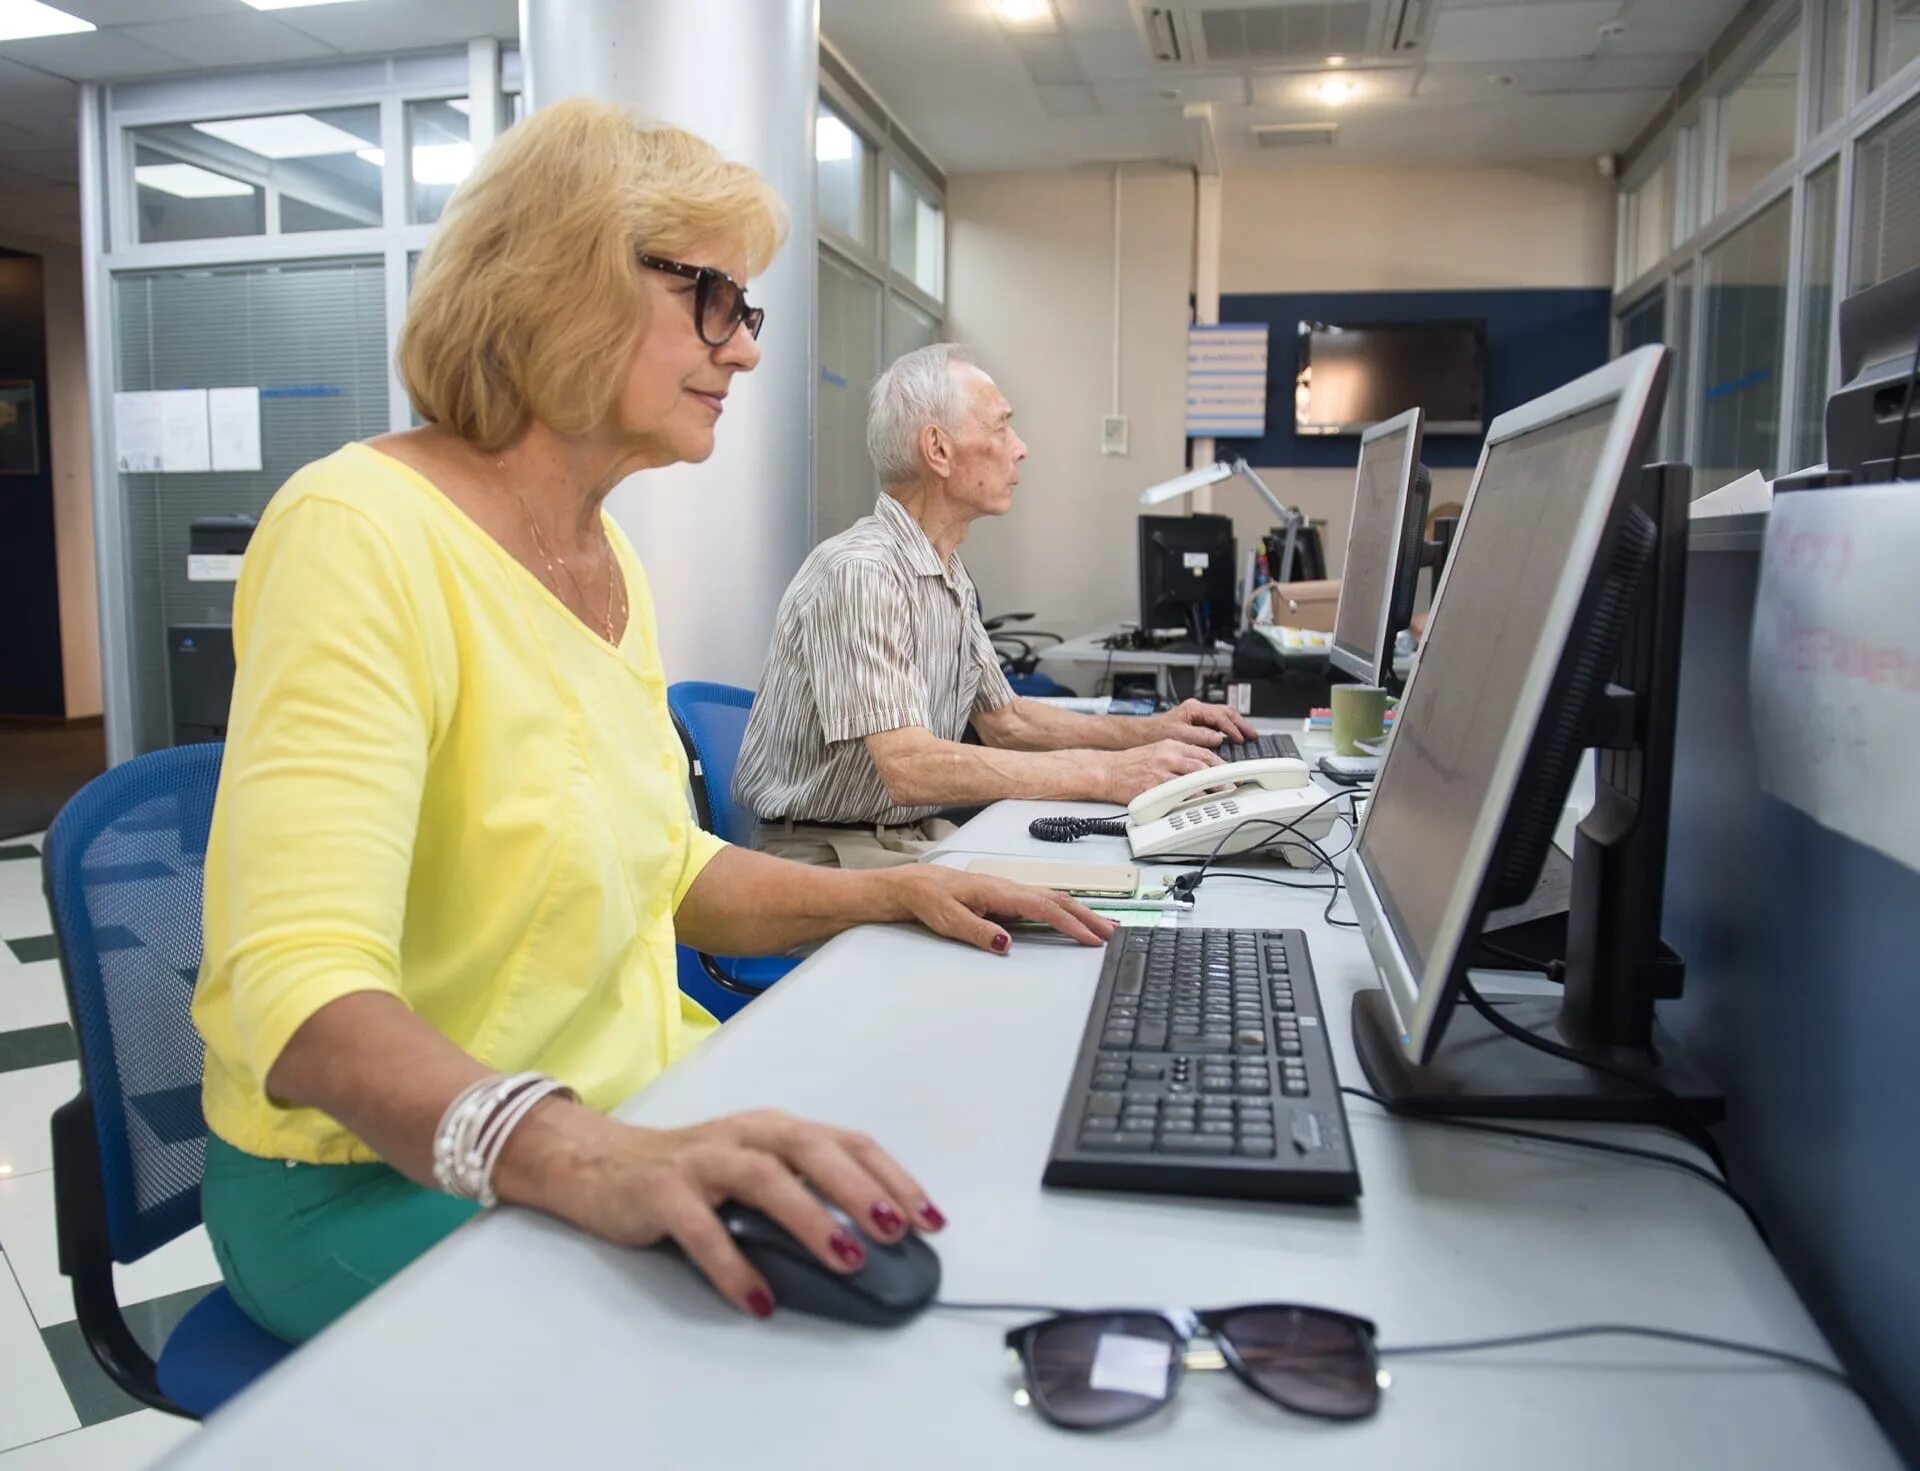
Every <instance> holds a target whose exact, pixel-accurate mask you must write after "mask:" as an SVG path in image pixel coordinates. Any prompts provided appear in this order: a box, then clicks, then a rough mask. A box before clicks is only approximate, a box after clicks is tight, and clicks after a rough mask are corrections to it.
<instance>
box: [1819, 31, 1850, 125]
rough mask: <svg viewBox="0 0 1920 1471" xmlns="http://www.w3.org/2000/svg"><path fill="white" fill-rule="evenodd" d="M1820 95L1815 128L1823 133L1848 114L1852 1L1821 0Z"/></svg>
mask: <svg viewBox="0 0 1920 1471" xmlns="http://www.w3.org/2000/svg"><path fill="white" fill-rule="evenodd" d="M1821 3H1822V4H1823V6H1824V7H1825V8H1824V9H1823V11H1822V19H1823V24H1822V26H1821V31H1820V95H1819V98H1818V99H1817V101H1816V104H1815V113H1814V131H1815V132H1822V131H1824V130H1826V129H1827V128H1830V127H1832V126H1833V125H1834V124H1835V123H1837V122H1839V121H1840V119H1841V118H1843V117H1845V116H1846V115H1847V20H1848V18H1849V16H1850V15H1851V13H1852V7H1851V5H1850V3H1849V0H1821Z"/></svg>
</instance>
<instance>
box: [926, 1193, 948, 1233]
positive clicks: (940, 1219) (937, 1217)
mask: <svg viewBox="0 0 1920 1471" xmlns="http://www.w3.org/2000/svg"><path fill="white" fill-rule="evenodd" d="M919 1215H920V1219H921V1220H923V1221H925V1222H926V1223H927V1226H928V1227H929V1228H930V1229H931V1230H935V1231H938V1230H939V1229H940V1228H941V1227H942V1226H944V1225H946V1224H947V1218H946V1217H945V1216H943V1215H941V1214H940V1208H939V1207H938V1206H936V1205H935V1204H934V1203H933V1202H932V1201H930V1200H923V1201H921V1202H920V1211H919Z"/></svg>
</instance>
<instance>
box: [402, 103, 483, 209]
mask: <svg viewBox="0 0 1920 1471" xmlns="http://www.w3.org/2000/svg"><path fill="white" fill-rule="evenodd" d="M472 138H473V133H472V120H471V118H470V116H469V113H468V103H467V99H466V98H464V97H449V98H447V99H446V100H444V101H434V102H409V103H408V104H407V218H408V219H409V220H411V221H412V222H413V223H414V224H416V225H431V224H432V223H433V222H434V221H435V220H437V219H439V218H440V211H441V210H443V209H445V208H446V207H447V200H448V199H450V198H451V197H452V196H453V191H454V186H455V185H457V184H458V183H459V182H460V181H461V180H462V179H464V178H466V176H467V175H468V174H470V173H472V172H473V142H472Z"/></svg>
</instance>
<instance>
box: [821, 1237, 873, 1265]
mask: <svg viewBox="0 0 1920 1471" xmlns="http://www.w3.org/2000/svg"><path fill="white" fill-rule="evenodd" d="M827 1245H828V1246H830V1247H832V1248H833V1254H834V1255H835V1256H837V1257H839V1258H840V1260H841V1261H843V1262H845V1263H846V1264H847V1265H848V1266H850V1267H857V1266H859V1265H860V1264H861V1263H862V1262H864V1261H865V1260H866V1259H867V1254H866V1253H865V1252H864V1251H862V1250H861V1249H860V1243H859V1242H857V1241H855V1240H854V1239H853V1238H852V1237H851V1236H849V1235H847V1233H846V1232H845V1231H835V1232H834V1233H833V1235H831V1236H829V1237H828V1238H827Z"/></svg>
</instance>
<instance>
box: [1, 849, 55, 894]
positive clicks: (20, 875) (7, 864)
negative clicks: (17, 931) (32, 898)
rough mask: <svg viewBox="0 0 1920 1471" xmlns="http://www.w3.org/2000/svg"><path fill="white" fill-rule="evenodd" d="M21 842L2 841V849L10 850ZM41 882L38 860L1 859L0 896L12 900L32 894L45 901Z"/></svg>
mask: <svg viewBox="0 0 1920 1471" xmlns="http://www.w3.org/2000/svg"><path fill="white" fill-rule="evenodd" d="M19 841H20V839H18V838H4V839H0V848H10V847H12V846H13V845H14V844H15V843H17V842H19ZM41 881H42V876H41V868H40V860H39V859H38V858H0V895H4V896H6V897H9V898H11V897H15V896H17V895H21V894H31V895H37V896H39V897H40V898H41V899H42V900H44V899H45V891H44V890H43V889H42V888H41V887H40V885H41Z"/></svg>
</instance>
